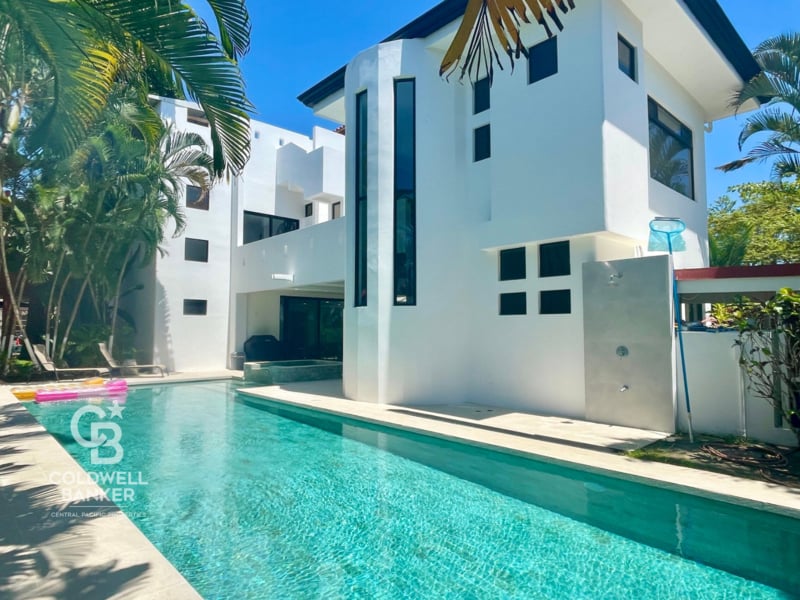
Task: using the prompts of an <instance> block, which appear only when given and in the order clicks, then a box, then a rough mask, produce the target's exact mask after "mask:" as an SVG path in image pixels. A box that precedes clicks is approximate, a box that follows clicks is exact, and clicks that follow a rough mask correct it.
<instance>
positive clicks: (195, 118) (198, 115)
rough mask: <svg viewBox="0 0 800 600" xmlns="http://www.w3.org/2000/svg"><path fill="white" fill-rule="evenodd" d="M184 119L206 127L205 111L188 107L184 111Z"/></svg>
mask: <svg viewBox="0 0 800 600" xmlns="http://www.w3.org/2000/svg"><path fill="white" fill-rule="evenodd" d="M186 120H187V121H189V123H194V124H195V125H200V127H208V119H207V118H206V113H204V112H203V111H202V110H197V109H196V108H190V109H189V110H187V111H186Z"/></svg>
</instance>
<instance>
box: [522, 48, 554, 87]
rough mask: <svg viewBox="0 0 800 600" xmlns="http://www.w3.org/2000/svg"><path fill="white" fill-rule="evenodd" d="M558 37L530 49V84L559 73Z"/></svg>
mask: <svg viewBox="0 0 800 600" xmlns="http://www.w3.org/2000/svg"><path fill="white" fill-rule="evenodd" d="M557 40H558V37H551V38H550V39H547V40H545V41H543V42H542V43H540V44H536V45H535V46H531V47H530V48H528V84H531V83H536V82H537V81H541V80H542V79H545V78H547V77H550V76H551V75H555V74H556V73H558V42H557Z"/></svg>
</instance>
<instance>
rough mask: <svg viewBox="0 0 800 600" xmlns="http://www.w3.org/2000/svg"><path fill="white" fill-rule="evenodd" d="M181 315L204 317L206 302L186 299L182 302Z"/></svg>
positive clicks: (206, 310) (206, 311)
mask: <svg viewBox="0 0 800 600" xmlns="http://www.w3.org/2000/svg"><path fill="white" fill-rule="evenodd" d="M183 314H185V315H205V314H208V300H196V299H186V300H184V301H183Z"/></svg>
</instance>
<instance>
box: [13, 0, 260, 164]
mask: <svg viewBox="0 0 800 600" xmlns="http://www.w3.org/2000/svg"><path fill="white" fill-rule="evenodd" d="M209 4H210V5H211V7H212V10H213V11H214V17H215V19H216V22H217V25H218V26H219V29H220V36H219V38H218V37H216V36H215V35H214V34H213V33H212V32H211V30H210V28H209V27H208V24H207V23H206V22H205V21H203V19H201V18H200V17H199V16H198V15H197V13H196V12H195V11H194V10H193V9H192V8H191V7H190V6H189V4H188V3H185V2H175V1H173V0H25V1H24V2H21V1H20V0H0V65H3V66H4V67H5V66H9V65H10V66H15V67H16V70H17V73H20V72H22V71H24V70H25V69H26V68H27V66H26V65H22V64H21V62H22V61H25V60H28V58H27V57H31V56H33V57H35V58H36V60H38V61H39V62H40V69H39V70H40V72H41V73H44V74H45V79H46V82H47V87H48V90H49V93H48V94H40V95H39V97H38V98H37V97H34V95H31V94H30V93H28V90H27V89H26V87H25V85H26V81H25V78H20V77H16V78H14V77H5V78H4V77H3V73H2V72H0V107H3V108H8V109H11V108H14V112H13V114H14V115H17V116H19V115H20V114H22V115H24V118H26V119H27V118H29V117H31V118H30V119H29V123H28V124H27V126H26V127H18V126H17V122H18V120H19V119H17V117H15V118H14V119H12V120H11V121H9V120H8V119H7V118H5V117H3V115H0V117H3V118H0V134H2V138H0V139H2V142H0V144H2V145H9V144H10V143H11V138H13V136H14V135H15V134H16V133H17V131H18V130H22V129H25V130H26V132H25V134H26V145H25V147H26V151H27V152H28V153H29V154H30V155H34V154H37V153H39V152H41V151H43V152H45V153H50V154H53V155H56V156H58V157H61V158H63V157H65V156H68V155H69V154H70V153H71V152H72V151H73V150H75V148H77V147H78V146H80V144H81V143H82V142H83V141H84V139H85V138H86V136H87V135H88V134H89V133H90V132H91V130H92V128H93V127H94V126H95V125H96V123H97V122H98V120H99V118H100V116H101V114H102V112H103V111H104V110H105V109H106V108H107V106H108V101H109V97H110V96H111V95H112V94H113V90H114V89H115V86H117V85H119V84H122V85H123V86H124V87H127V88H128V89H130V90H132V91H133V92H134V93H135V94H136V95H137V96H138V99H139V104H140V105H141V106H143V107H144V106H146V105H147V94H148V93H149V91H150V89H149V85H150V84H151V83H156V84H157V85H158V87H159V88H160V89H162V90H170V89H173V90H176V91H180V92H181V93H183V92H185V93H186V95H187V96H189V97H190V98H192V99H196V100H197V101H198V102H199V103H200V105H201V106H202V108H203V110H204V112H205V114H206V117H207V118H208V121H209V123H210V126H211V127H210V134H211V145H212V148H213V155H214V163H213V168H214V173H215V174H216V175H222V174H223V173H224V172H225V171H226V169H227V170H228V172H229V173H233V174H235V173H238V172H239V171H241V169H242V167H243V166H244V165H245V164H246V162H247V159H248V157H249V152H250V128H249V118H248V116H247V112H248V111H249V110H251V109H252V105H251V104H250V102H249V101H248V100H247V97H246V95H245V90H244V87H245V86H244V81H243V80H242V76H241V72H240V70H239V67H238V64H237V62H236V61H237V60H238V58H239V57H240V56H241V55H242V54H243V53H244V52H246V51H247V50H248V47H249V37H250V20H249V15H248V12H247V9H246V8H245V5H244V0H209ZM7 40H9V43H6V41H7ZM19 47H24V49H25V52H20V51H17V49H18V48H19ZM2 70H3V68H0V71H2ZM4 80H5V81H4ZM5 82H9V83H10V84H11V85H4V83H5ZM34 113H38V114H36V115H34ZM6 114H11V113H10V112H8V111H7V112H6ZM34 116H35V117H36V118H32V117H34Z"/></svg>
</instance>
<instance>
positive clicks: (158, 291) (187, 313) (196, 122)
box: [125, 98, 344, 371]
mask: <svg viewBox="0 0 800 600" xmlns="http://www.w3.org/2000/svg"><path fill="white" fill-rule="evenodd" d="M154 102H155V103H156V106H157V108H158V111H159V113H160V115H161V117H162V118H163V119H164V121H165V122H167V123H170V124H173V125H174V126H175V127H176V128H177V129H179V130H185V131H192V132H195V133H198V134H200V135H202V136H203V137H205V138H206V140H207V141H209V139H210V138H209V134H208V122H207V121H206V119H205V117H204V115H203V113H202V111H201V110H199V107H198V106H197V105H195V104H193V103H190V102H185V101H180V100H173V99H169V98H157V99H154ZM251 134H252V138H251V159H250V162H249V163H248V165H247V167H246V169H245V170H244V172H243V173H242V174H241V175H240V176H238V177H236V178H234V179H232V180H231V181H227V180H225V179H223V180H220V181H217V182H216V184H215V185H214V187H213V188H212V189H211V190H210V191H209V192H203V191H202V190H200V189H199V188H196V187H192V186H188V187H187V189H186V193H185V198H184V203H183V204H184V213H185V216H186V229H185V231H184V232H183V234H182V235H180V236H179V237H177V238H171V239H169V240H168V241H167V243H166V244H165V246H164V250H165V252H166V253H165V255H163V256H157V257H156V258H155V260H154V262H153V263H152V264H151V265H150V266H149V267H148V268H145V269H143V270H140V271H138V272H136V273H135V279H136V280H135V281H132V282H131V283H134V284H139V285H140V286H141V290H140V291H139V292H138V293H136V294H131V295H130V297H129V298H128V300H129V303H128V305H127V306H125V308H127V309H128V311H129V312H131V313H132V315H133V318H134V322H135V324H136V327H137V334H136V347H137V349H138V351H139V354H138V357H141V359H140V360H139V362H140V363H142V362H150V361H154V362H157V363H161V364H164V365H166V366H167V367H168V368H169V369H170V370H172V371H202V370H205V371H208V370H217V369H222V368H224V367H225V366H226V364H228V360H229V357H230V352H231V349H232V348H238V349H239V350H241V348H242V345H243V343H244V341H245V340H246V339H247V337H249V335H252V334H270V335H274V336H275V337H281V322H280V321H281V320H280V306H281V304H280V296H278V295H274V294H271V293H270V290H275V289H279V288H288V287H292V282H291V281H287V280H285V279H273V278H272V277H271V275H272V274H273V273H276V274H286V273H291V272H295V270H296V271H297V273H298V282H300V281H305V280H304V279H303V275H304V274H305V273H308V272H309V269H310V272H311V274H312V275H311V278H312V279H313V281H314V282H315V283H317V284H318V285H316V286H315V287H314V290H313V291H309V290H306V291H305V292H304V295H311V296H320V295H321V296H323V297H325V298H326V299H327V298H330V299H333V300H336V301H338V302H339V307H338V308H339V313H341V297H342V286H341V284H338V285H337V286H334V287H333V288H329V287H324V286H322V285H319V282H321V281H324V280H338V281H341V280H342V278H343V270H344V262H343V256H344V241H343V239H339V238H343V236H344V229H343V226H342V221H341V220H340V219H339V217H341V216H342V215H343V214H344V211H343V200H344V136H343V135H342V134H340V133H336V132H333V131H328V130H326V129H323V128H319V127H315V128H314V131H313V135H312V137H310V138H309V137H307V136H305V135H302V134H299V133H295V132H293V131H288V130H285V129H280V128H278V127H274V126H272V125H269V124H266V123H262V122H260V121H256V120H252V121H251ZM309 229H315V230H317V229H318V231H316V232H315V233H314V235H313V236H310V235H309V233H308V231H307V230H309ZM315 245H316V249H315ZM337 245H338V247H337ZM337 253H338V256H339V257H340V258H341V260H336V258H335V256H336V255H337ZM296 264H303V265H313V266H311V267H309V269H304V268H298V269H295V265H296ZM320 292H325V293H323V294H321V293H320ZM284 295H294V296H296V295H298V294H297V292H293V291H292V290H285V291H284ZM340 321H341V318H339V323H340ZM290 333H291V332H290ZM237 335H238V336H239V337H236V336H237ZM340 340H341V333H340V334H339V344H341V341H340ZM334 342H335V340H334ZM339 353H341V350H339Z"/></svg>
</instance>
